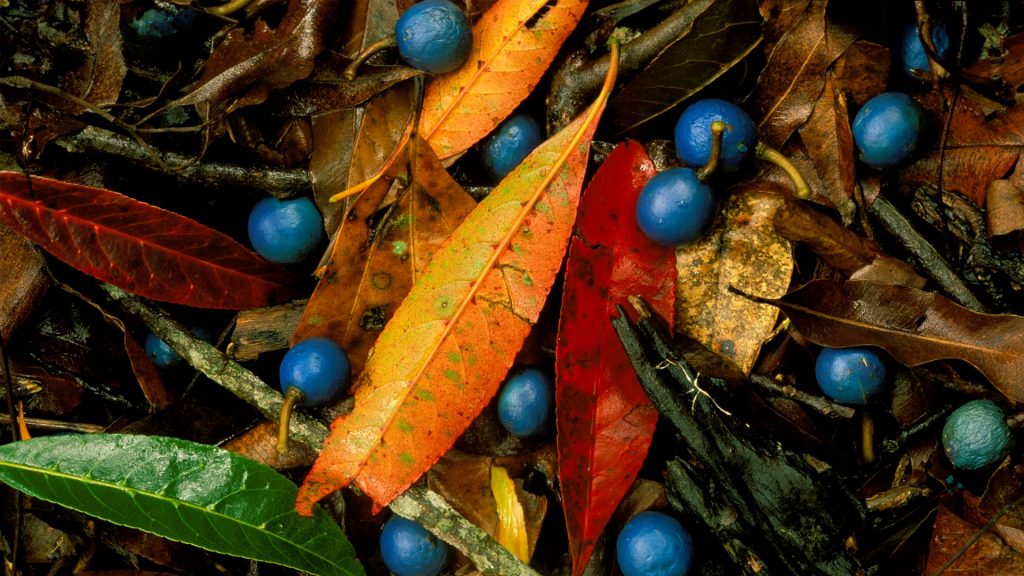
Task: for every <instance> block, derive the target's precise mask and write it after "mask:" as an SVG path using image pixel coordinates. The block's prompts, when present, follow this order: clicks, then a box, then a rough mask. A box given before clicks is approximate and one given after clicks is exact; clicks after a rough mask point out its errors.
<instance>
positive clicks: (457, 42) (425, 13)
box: [395, 0, 473, 74]
mask: <svg viewBox="0 0 1024 576" xmlns="http://www.w3.org/2000/svg"><path fill="white" fill-rule="evenodd" d="M395 39H396V41H397V42H398V53H399V54H401V55H402V58H403V59H404V60H405V61H406V62H408V63H409V65H410V66H412V67H413V68H418V69H420V70H423V71H424V72H430V73H431V74H444V73H446V72H451V71H453V70H457V69H458V68H459V67H461V66H462V65H463V64H464V63H465V62H466V58H468V57H469V50H470V48H472V47H473V31H472V30H471V29H470V27H469V21H467V20H466V15H465V14H463V13H462V10H460V9H459V7H458V6H456V5H455V4H452V3H451V2H449V1H448V0H423V2H420V3H419V4H414V5H413V6H411V7H410V8H409V9H408V10H406V11H405V12H404V13H403V14H402V16H401V17H400V18H399V19H398V22H396V23H395Z"/></svg>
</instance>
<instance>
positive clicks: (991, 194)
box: [985, 180, 1024, 236]
mask: <svg viewBox="0 0 1024 576" xmlns="http://www.w3.org/2000/svg"><path fill="white" fill-rule="evenodd" d="M985 210H986V212H987V213H988V234H989V236H1002V235H1003V234H1009V233H1010V232H1016V231H1017V230H1021V229H1024V192H1022V191H1021V190H1020V189H1018V188H1017V187H1016V186H1014V185H1013V183H1012V182H1010V181H1009V180H995V181H993V182H992V183H991V184H989V185H988V190H986V191H985Z"/></svg>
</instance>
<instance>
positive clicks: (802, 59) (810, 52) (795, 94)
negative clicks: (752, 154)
mask: <svg viewBox="0 0 1024 576" xmlns="http://www.w3.org/2000/svg"><path fill="white" fill-rule="evenodd" d="M827 5H828V2H826V1H825V0H821V1H819V2H811V4H810V6H809V8H808V10H807V11H805V12H804V13H803V14H802V15H801V18H800V20H799V21H797V23H796V24H795V25H794V26H793V28H791V29H790V30H789V31H788V32H786V34H785V35H784V36H783V37H782V38H781V39H780V40H779V42H778V43H777V44H776V45H775V48H774V49H773V50H772V52H771V54H770V55H769V56H768V63H767V64H766V65H765V68H764V70H763V71H762V72H761V76H760V77H759V78H758V80H757V89H756V91H755V92H754V96H753V99H752V100H753V108H754V111H755V113H754V117H755V118H757V119H758V130H759V135H760V138H761V141H762V142H765V143H766V144H768V145H769V146H773V147H776V148H778V147H779V146H782V144H783V143H784V142H785V141H786V140H787V139H788V138H789V136H790V135H791V134H792V133H793V131H794V130H796V128H797V127H798V126H800V125H801V124H803V123H804V122H805V121H807V119H808V118H809V117H810V116H811V112H812V110H813V109H814V104H815V102H816V101H817V100H818V96H819V95H820V94H821V90H822V88H823V87H824V86H825V72H826V70H828V68H829V66H831V65H832V63H833V62H834V61H835V60H836V58H838V57H839V56H840V55H841V54H842V53H843V52H844V51H845V50H846V49H847V48H848V47H849V46H850V44H852V43H853V41H854V40H855V39H856V36H855V34H854V33H853V32H851V31H850V30H848V29H846V28H843V27H840V26H836V25H832V24H829V23H827V22H826V20H825V8H826V7H827Z"/></svg>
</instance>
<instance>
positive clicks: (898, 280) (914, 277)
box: [850, 255, 928, 289]
mask: <svg viewBox="0 0 1024 576" xmlns="http://www.w3.org/2000/svg"><path fill="white" fill-rule="evenodd" d="M850 280H873V281H875V282H888V283H890V284H903V285H904V286H910V287H911V288H917V289H921V288H924V287H925V285H926V284H927V283H928V281H927V280H926V279H925V278H923V277H921V275H919V274H918V273H917V271H916V270H914V267H913V266H911V265H910V264H907V263H906V262H904V261H903V260H899V259H897V258H893V257H892V256H884V255H882V256H878V257H876V258H875V259H874V260H872V261H871V263H870V264H868V265H867V266H865V267H863V268H861V269H860V270H857V271H856V272H854V273H853V274H850Z"/></svg>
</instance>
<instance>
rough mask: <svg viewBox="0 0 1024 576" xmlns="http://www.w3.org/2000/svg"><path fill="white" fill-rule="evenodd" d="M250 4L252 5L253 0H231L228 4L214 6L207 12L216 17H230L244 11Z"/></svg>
mask: <svg viewBox="0 0 1024 576" xmlns="http://www.w3.org/2000/svg"><path fill="white" fill-rule="evenodd" d="M249 4H252V0H231V1H230V2H228V3H227V4H221V5H220V6H214V7H213V8H208V9H207V10H206V11H207V12H209V13H210V14H214V15H216V16H222V17H225V18H226V17H228V16H230V15H232V14H234V13H235V12H238V11H239V10H242V9H244V8H245V7H246V6H248V5H249Z"/></svg>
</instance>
